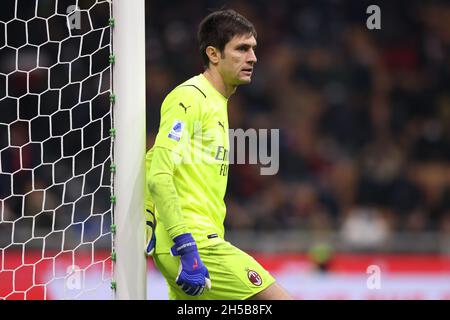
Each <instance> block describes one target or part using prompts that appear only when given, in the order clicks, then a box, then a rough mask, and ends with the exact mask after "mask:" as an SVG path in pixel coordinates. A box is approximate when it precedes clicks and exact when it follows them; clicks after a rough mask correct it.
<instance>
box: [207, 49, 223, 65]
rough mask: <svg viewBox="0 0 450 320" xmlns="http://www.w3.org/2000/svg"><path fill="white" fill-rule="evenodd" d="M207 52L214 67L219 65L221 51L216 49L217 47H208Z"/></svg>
mask: <svg viewBox="0 0 450 320" xmlns="http://www.w3.org/2000/svg"><path fill="white" fill-rule="evenodd" d="M205 50H206V55H207V56H208V58H209V61H210V62H211V63H212V64H213V65H215V64H217V63H219V60H220V51H219V50H218V49H217V48H215V47H213V46H208V47H206V49H205Z"/></svg>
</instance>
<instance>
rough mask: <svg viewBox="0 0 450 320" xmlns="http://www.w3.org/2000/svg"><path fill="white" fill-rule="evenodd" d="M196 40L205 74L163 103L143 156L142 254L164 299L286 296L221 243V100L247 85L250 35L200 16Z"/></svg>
mask: <svg viewBox="0 0 450 320" xmlns="http://www.w3.org/2000/svg"><path fill="white" fill-rule="evenodd" d="M198 39H199V42H200V52H201V56H202V58H203V61H204V65H205V71H204V72H203V73H202V74H199V75H197V76H194V77H192V78H191V79H189V80H187V81H186V82H184V83H182V84H180V85H179V86H177V87H176V88H175V89H173V90H172V91H171V92H170V93H169V94H168V96H167V97H166V98H165V100H164V102H163V104H162V107H161V122H160V127H159V131H158V135H157V137H156V140H155V144H154V146H153V147H152V148H151V149H150V150H149V151H148V152H147V156H146V168H147V169H146V170H147V171H146V182H147V188H146V215H147V216H146V218H147V226H148V228H147V239H148V243H147V253H148V254H149V255H150V254H152V255H153V259H154V262H155V264H156V266H157V267H158V269H159V270H160V271H161V273H162V274H163V275H164V277H165V279H166V281H167V284H168V286H169V298H170V299H216V300H222V299H233V300H234V299H249V298H254V299H290V296H289V295H288V294H287V293H286V292H285V291H284V289H282V288H281V287H280V286H279V285H278V284H277V283H276V282H275V280H274V278H273V277H272V276H271V275H270V274H269V273H268V272H267V271H266V270H265V269H264V268H263V267H262V266H261V265H260V264H259V263H258V262H257V261H256V260H254V259H253V258H252V257H251V256H249V255H248V254H246V253H244V252H243V251H241V250H239V249H238V248H236V247H234V246H233V245H231V244H230V243H229V242H227V241H225V240H224V226H223V222H224V219H225V211H226V208H225V203H224V196H225V190H226V186H227V177H228V163H229V162H228V153H229V138H228V115H227V101H228V98H229V97H230V96H231V95H232V94H233V93H234V92H235V90H236V88H237V86H239V85H241V84H248V83H250V81H251V76H252V71H253V67H254V65H255V63H256V60H257V59H256V56H255V51H254V50H255V47H256V31H255V29H254V27H253V25H252V24H251V23H250V22H249V21H248V20H247V19H245V18H244V17H243V16H241V15H240V14H238V13H236V12H235V11H233V10H224V11H217V12H213V13H211V14H210V15H208V16H207V17H206V18H205V19H203V21H202V22H201V23H200V26H199V32H198ZM155 227H156V228H155ZM153 230H154V232H153ZM155 234H156V237H155ZM155 239H156V241H155ZM155 242H156V245H155Z"/></svg>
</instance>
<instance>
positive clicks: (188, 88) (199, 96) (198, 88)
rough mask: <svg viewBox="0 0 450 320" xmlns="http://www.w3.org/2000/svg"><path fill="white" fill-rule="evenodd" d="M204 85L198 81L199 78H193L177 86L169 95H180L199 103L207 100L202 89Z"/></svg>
mask: <svg viewBox="0 0 450 320" xmlns="http://www.w3.org/2000/svg"><path fill="white" fill-rule="evenodd" d="M203 86H204V84H203V83H202V82H201V80H200V79H199V76H198V75H197V76H194V77H192V78H190V79H188V80H186V81H185V82H183V83H182V84H180V85H178V86H177V87H176V88H175V89H173V90H172V91H171V92H170V95H180V96H183V97H189V98H191V99H193V100H197V101H198V102H201V101H202V100H205V99H206V98H207V96H206V90H205V89H204V88H203Z"/></svg>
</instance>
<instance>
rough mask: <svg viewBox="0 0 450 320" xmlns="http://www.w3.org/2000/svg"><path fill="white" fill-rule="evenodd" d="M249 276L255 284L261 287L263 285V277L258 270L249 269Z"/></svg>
mask: <svg viewBox="0 0 450 320" xmlns="http://www.w3.org/2000/svg"><path fill="white" fill-rule="evenodd" d="M247 278H248V280H250V282H251V283H253V284H254V285H255V286H258V287H259V286H260V285H262V278H261V276H260V275H259V273H258V272H256V271H254V270H248V271H247Z"/></svg>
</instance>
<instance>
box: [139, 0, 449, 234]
mask: <svg viewBox="0 0 450 320" xmlns="http://www.w3.org/2000/svg"><path fill="white" fill-rule="evenodd" d="M378 3H379V5H380V8H381V30H368V29H367V27H366V19H367V18H368V17H369V14H367V13H366V8H367V7H368V6H369V5H370V4H375V3H369V2H367V1H337V0H327V1H253V2H248V1H247V2H242V1H228V2H226V3H225V2H223V1H195V2H191V1H189V2H186V1H171V2H170V3H169V2H162V1H152V2H150V4H149V5H148V7H147V11H148V12H147V16H148V18H149V22H150V23H149V24H148V28H147V39H148V41H147V68H148V73H147V74H148V76H147V105H148V109H147V110H148V112H147V120H148V122H147V123H148V125H147V131H148V147H151V146H152V144H153V141H154V138H155V134H156V132H157V129H158V123H159V109H160V105H161V102H162V100H163V99H164V96H165V95H166V94H167V93H168V92H169V91H170V90H171V89H172V88H173V87H174V86H175V85H177V84H178V83H181V82H182V81H184V80H186V79H187V78H189V77H191V76H192V75H195V74H198V73H201V72H202V70H203V69H202V64H201V59H200V56H199V55H198V48H197V42H196V31H197V29H196V28H197V25H198V22H199V21H200V20H201V19H202V17H203V16H205V15H206V14H207V13H209V11H208V10H206V9H205V8H210V9H218V8H222V7H224V8H233V9H235V10H236V11H238V12H240V13H242V14H243V15H244V16H246V17H247V18H248V19H249V20H251V21H252V22H253V23H254V25H255V26H256V29H257V32H258V48H257V50H256V54H257V57H258V62H257V64H256V68H255V72H254V76H253V82H252V83H251V84H250V85H248V86H242V87H240V88H238V90H237V93H236V94H235V95H234V96H232V97H231V99H230V101H229V109H228V110H229V118H230V119H229V120H230V128H243V129H247V128H256V129H258V128H269V129H270V128H279V129H280V171H279V173H278V174H277V175H274V176H261V175H260V173H259V167H258V166H257V165H237V164H234V165H231V166H230V176H229V185H228V195H227V198H226V201H227V208H228V213H227V220H226V226H227V227H228V228H229V230H237V229H252V230H274V229H283V230H288V229H308V230H324V231H327V230H334V231H341V232H342V234H343V235H345V237H347V238H348V240H349V241H355V242H358V241H367V242H368V243H376V242H378V241H382V239H385V238H386V237H388V236H389V234H391V233H392V232H395V231H411V232H419V231H440V232H445V233H449V232H450V166H449V161H450V91H449V88H450V87H449V83H450V55H449V49H450V4H449V3H448V2H447V3H445V2H444V1H441V2H439V1H427V2H425V1H390V2H388V1H384V2H378ZM224 4H225V6H223V5H224ZM175 7H176V8H177V9H176V10H174V9H173V8H175Z"/></svg>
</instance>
